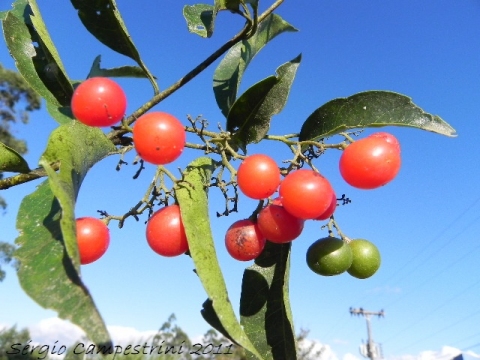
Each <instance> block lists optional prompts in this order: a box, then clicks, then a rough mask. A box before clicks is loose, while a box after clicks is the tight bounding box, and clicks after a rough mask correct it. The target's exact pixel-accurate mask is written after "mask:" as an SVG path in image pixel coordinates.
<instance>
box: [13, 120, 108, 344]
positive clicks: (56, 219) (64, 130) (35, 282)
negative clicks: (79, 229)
mask: <svg viewBox="0 0 480 360" xmlns="http://www.w3.org/2000/svg"><path fill="white" fill-rule="evenodd" d="M113 151H115V146H114V145H113V144H112V143H111V142H110V141H109V140H108V139H107V138H106V136H105V135H104V134H103V132H102V131H101V130H99V129H97V128H89V127H87V126H85V125H82V124H80V123H79V122H77V121H72V122H71V123H69V124H66V125H62V126H60V127H59V128H57V129H56V130H54V131H53V132H52V134H51V136H50V139H49V142H48V146H47V149H46V151H45V153H44V154H43V157H42V159H41V164H42V165H43V166H44V168H45V170H46V171H47V173H48V175H49V179H48V180H46V181H44V182H43V183H42V184H41V185H40V186H39V187H38V188H37V190H36V191H35V192H33V193H32V194H30V195H28V196H27V197H25V198H24V199H23V201H22V203H21V205H20V209H19V212H18V215H17V228H18V229H19V232H20V236H19V237H18V238H17V239H16V244H17V245H18V246H19V249H18V250H17V252H16V254H15V256H16V257H17V258H18V259H19V261H20V268H19V271H18V278H19V281H20V284H21V286H22V288H23V290H24V291H25V292H26V293H27V294H28V295H29V296H30V297H31V298H32V299H33V300H34V301H36V302H37V303H38V304H39V305H40V306H42V307H44V308H47V309H52V310H55V311H57V312H58V316H59V317H60V318H62V319H67V320H70V321H71V322H73V323H74V324H76V325H78V326H80V327H81V328H82V329H83V330H84V331H85V332H86V334H87V336H88V337H89V338H90V339H91V340H92V341H94V342H95V343H96V344H102V345H107V346H108V345H109V344H110V343H111V341H110V336H109V334H108V331H107V329H106V326H105V324H104V322H103V320H102V318H101V316H100V313H99V312H98V310H97V308H96V306H95V303H94V301H93V299H92V297H91V295H90V293H89V291H88V289H87V288H86V286H85V285H84V284H83V282H82V280H81V277H80V261H79V258H78V250H77V243H76V237H75V216H74V207H75V200H76V197H77V194H78V190H79V188H80V185H81V183H82V180H83V178H84V177H85V175H86V173H87V171H88V170H89V169H90V168H91V167H92V166H93V165H94V164H95V163H96V162H98V161H100V160H101V159H102V158H104V157H105V156H107V155H108V154H109V153H110V152H113ZM53 162H59V163H60V171H59V173H56V172H55V171H53V169H52V168H51V167H50V165H49V164H50V163H53Z"/></svg>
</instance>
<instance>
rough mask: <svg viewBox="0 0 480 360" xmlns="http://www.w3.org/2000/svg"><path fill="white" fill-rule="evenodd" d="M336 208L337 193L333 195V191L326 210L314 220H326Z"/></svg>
mask: <svg viewBox="0 0 480 360" xmlns="http://www.w3.org/2000/svg"><path fill="white" fill-rule="evenodd" d="M336 209H337V195H335V192H332V202H331V203H330V205H329V206H328V208H327V210H325V211H324V212H323V214H322V215H320V216H319V217H317V218H316V219H315V220H327V219H328V218H329V217H330V216H332V215H333V213H334V212H335V210H336Z"/></svg>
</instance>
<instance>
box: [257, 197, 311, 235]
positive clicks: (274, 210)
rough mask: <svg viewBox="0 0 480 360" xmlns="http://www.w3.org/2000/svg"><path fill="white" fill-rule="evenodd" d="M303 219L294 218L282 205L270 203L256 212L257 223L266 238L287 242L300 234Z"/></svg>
mask: <svg viewBox="0 0 480 360" xmlns="http://www.w3.org/2000/svg"><path fill="white" fill-rule="evenodd" d="M304 223H305V220H303V219H299V218H296V217H295V216H293V215H292V214H290V213H289V212H288V211H287V210H285V208H284V207H283V206H282V205H275V204H270V205H267V206H266V207H264V208H263V209H262V210H261V211H260V212H259V214H258V217H257V225H258V228H259V229H260V231H261V233H262V234H263V235H264V236H265V237H266V238H267V240H269V241H271V242H274V243H279V244H282V243H287V242H290V241H292V240H294V239H296V238H297V237H299V236H300V234H301V233H302V230H303V226H304Z"/></svg>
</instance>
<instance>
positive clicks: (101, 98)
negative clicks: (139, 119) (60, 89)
mask: <svg viewBox="0 0 480 360" xmlns="http://www.w3.org/2000/svg"><path fill="white" fill-rule="evenodd" d="M71 108H72V113H73V116H75V118H76V119H77V120H78V121H80V122H82V123H83V124H85V125H88V126H97V127H106V126H112V125H114V124H116V123H117V122H119V121H120V120H122V118H123V116H124V115H125V110H126V108H127V97H126V96H125V93H124V92H123V89H122V88H121V87H120V85H118V84H117V83H116V82H115V81H113V80H111V79H109V78H105V77H93V78H90V79H87V80H85V81H84V82H82V83H81V84H80V85H78V86H77V88H76V89H75V91H74V92H73V96H72V101H71Z"/></svg>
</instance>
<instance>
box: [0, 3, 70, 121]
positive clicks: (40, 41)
mask: <svg viewBox="0 0 480 360" xmlns="http://www.w3.org/2000/svg"><path fill="white" fill-rule="evenodd" d="M13 5H14V7H13V9H12V10H10V11H8V13H7V15H6V17H5V20H4V21H2V27H3V32H4V36H5V42H6V44H7V47H8V49H9V51H10V54H11V55H12V57H13V58H14V59H15V63H16V67H17V69H18V71H19V72H20V73H21V74H22V76H23V77H24V78H25V80H26V81H27V82H28V84H29V85H30V86H31V87H32V88H33V89H34V90H35V91H36V92H37V93H38V94H39V95H40V96H42V97H43V98H45V100H46V101H47V103H48V104H50V105H51V106H50V107H49V108H57V107H63V106H70V99H71V97H72V94H73V87H72V85H71V83H70V80H69V78H68V76H67V75H66V72H65V69H64V67H63V64H62V62H61V60H60V56H59V55H58V52H57V50H56V48H55V46H54V45H53V42H52V40H51V38H50V36H49V34H48V31H47V29H46V27H45V24H44V22H43V20H42V17H41V15H40V11H39V9H38V7H37V5H36V3H35V1H34V0H30V1H27V0H17V1H15V3H14V4H13ZM52 116H54V115H53V114H52ZM54 117H55V116H54ZM55 119H56V118H55ZM57 121H58V120H57ZM59 122H61V121H59Z"/></svg>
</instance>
